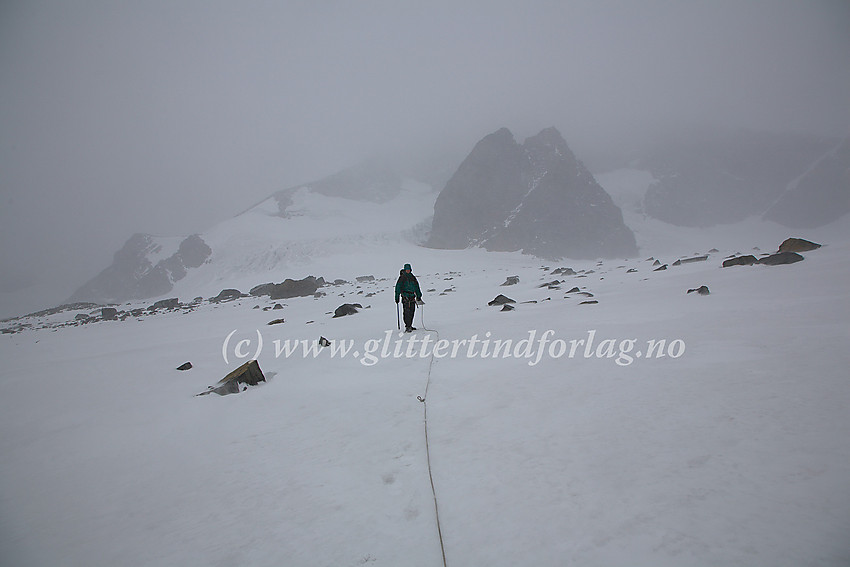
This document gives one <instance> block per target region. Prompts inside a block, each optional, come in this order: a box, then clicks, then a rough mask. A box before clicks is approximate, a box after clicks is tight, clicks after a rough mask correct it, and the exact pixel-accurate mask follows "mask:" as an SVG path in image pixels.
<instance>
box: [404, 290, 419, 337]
mask: <svg viewBox="0 0 850 567" xmlns="http://www.w3.org/2000/svg"><path fill="white" fill-rule="evenodd" d="M401 305H402V307H404V327H405V328H406V329H409V328H410V327H412V326H413V314H414V313H415V312H416V298H415V297H407V296H405V295H402V296H401Z"/></svg>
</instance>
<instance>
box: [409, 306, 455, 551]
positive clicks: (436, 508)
mask: <svg viewBox="0 0 850 567" xmlns="http://www.w3.org/2000/svg"><path fill="white" fill-rule="evenodd" d="M419 307H420V309H421V320H422V330H423V331H430V332H432V333H434V334H436V335H437V340H439V339H440V333H439V332H437V331H436V330H434V329H428V328H426V327H425V309H424V304H423V305H420V306H419ZM433 366H434V351H433V350H432V351H431V359H430V360H429V362H428V379H427V380H426V382H425V395H424V396H416V399H417V400H419V401H420V402H422V407H423V413H424V423H425V456H426V459H427V461H428V478H429V480H430V481H431V495H432V496H433V497H434V516H435V517H436V519H437V535H438V536H439V538H440V553H442V555H443V567H448V566H447V564H446V547H445V545H444V544H443V529H442V526H440V508H439V506H438V505H437V490H436V489H435V488H434V474H433V473H432V472H431V445H430V443H429V442H428V402H427V399H428V387H429V386H430V385H431V369H432V367H433Z"/></svg>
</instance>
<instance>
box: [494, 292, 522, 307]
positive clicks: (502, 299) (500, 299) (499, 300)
mask: <svg viewBox="0 0 850 567" xmlns="http://www.w3.org/2000/svg"><path fill="white" fill-rule="evenodd" d="M506 303H516V301H514V300H513V299H511V298H510V297H508V296H506V295H502V294H501V293H500V294H499V295H497V296H496V297H495V298H494V299H493V301H491V302H489V303H488V304H487V305H490V306H493V305H505V304H506Z"/></svg>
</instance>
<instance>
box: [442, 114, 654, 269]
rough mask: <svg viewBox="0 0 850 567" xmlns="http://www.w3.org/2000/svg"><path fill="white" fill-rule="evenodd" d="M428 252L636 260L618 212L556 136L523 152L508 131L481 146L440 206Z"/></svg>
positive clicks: (539, 139) (547, 134)
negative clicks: (476, 249)
mask: <svg viewBox="0 0 850 567" xmlns="http://www.w3.org/2000/svg"><path fill="white" fill-rule="evenodd" d="M427 245H428V246H430V247H432V248H446V249H462V248H467V247H469V246H481V247H483V248H486V249H487V250H494V251H517V250H521V251H523V252H524V253H527V254H534V255H537V256H541V257H546V258H564V257H570V258H598V257H600V256H602V257H618V256H630V255H634V254H635V253H636V252H637V247H636V245H635V239H634V234H632V232H631V230H629V229H628V227H626V225H625V224H624V223H623V215H622V212H621V211H620V209H619V208H618V207H617V206H616V205H615V204H614V202H613V200H612V199H611V197H610V196H609V195H608V194H607V193H606V192H605V190H604V189H602V187H600V186H599V184H598V183H596V180H595V179H594V178H593V175H591V173H590V172H589V171H588V170H587V169H586V168H585V167H584V165H583V164H582V163H581V162H579V161H578V160H577V159H576V158H575V156H574V155H573V153H572V152H571V151H570V149H569V148H568V147H567V144H566V142H565V141H564V139H563V138H562V137H561V135H560V133H559V132H558V131H557V130H556V129H554V128H548V129H546V130H543V131H542V132H540V133H539V134H537V135H536V136H534V137H532V138H529V139H527V140H526V141H525V143H524V144H523V145H519V144H518V143H517V142H516V141H515V140H514V137H513V135H512V134H511V133H510V131H508V130H507V129H506V128H502V129H501V130H499V131H497V132H494V133H493V134H490V135H488V136H486V137H485V138H483V139H482V140H481V141H480V142H478V144H476V146H475V148H474V149H473V150H472V152H471V153H470V154H469V156H468V157H467V158H466V159H465V160H464V161H463V163H462V164H461V165H460V167H459V168H458V170H457V172H456V173H455V174H454V176H452V178H451V179H450V180H449V181H448V183H447V184H446V186H445V188H444V189H443V191H442V192H441V193H440V195H439V197H438V198H437V201H436V203H435V204H434V221H433V224H432V228H431V236H430V238H429V240H428V243H427Z"/></svg>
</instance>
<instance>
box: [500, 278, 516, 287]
mask: <svg viewBox="0 0 850 567" xmlns="http://www.w3.org/2000/svg"><path fill="white" fill-rule="evenodd" d="M518 283H519V276H508V277H507V279H506V280H505V283H503V284H502V285H503V286H506V285H516V284H518Z"/></svg>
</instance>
